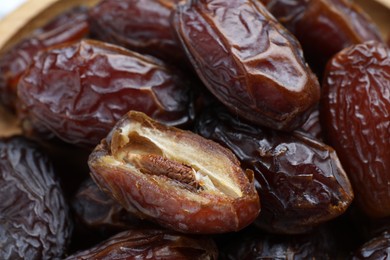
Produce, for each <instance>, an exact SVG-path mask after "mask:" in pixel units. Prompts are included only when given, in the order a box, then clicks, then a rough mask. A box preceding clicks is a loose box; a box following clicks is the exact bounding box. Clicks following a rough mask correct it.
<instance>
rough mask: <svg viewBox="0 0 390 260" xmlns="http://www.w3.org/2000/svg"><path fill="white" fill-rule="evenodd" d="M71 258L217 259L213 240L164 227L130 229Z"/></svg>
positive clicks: (216, 250)
mask: <svg viewBox="0 0 390 260" xmlns="http://www.w3.org/2000/svg"><path fill="white" fill-rule="evenodd" d="M66 259H67V260H71V259H79V260H81V259H210V260H216V259H218V249H217V247H216V246H215V243H214V241H213V240H212V239H210V238H206V237H195V236H190V235H185V234H180V233H177V232H174V231H169V230H163V229H135V228H133V229H130V230H128V231H124V232H121V233H119V234H117V235H115V236H113V237H111V238H110V239H108V240H106V241H104V242H102V243H100V244H99V245H97V246H95V247H93V248H91V249H88V250H85V251H81V252H77V253H76V254H74V255H71V256H69V257H68V258H66Z"/></svg>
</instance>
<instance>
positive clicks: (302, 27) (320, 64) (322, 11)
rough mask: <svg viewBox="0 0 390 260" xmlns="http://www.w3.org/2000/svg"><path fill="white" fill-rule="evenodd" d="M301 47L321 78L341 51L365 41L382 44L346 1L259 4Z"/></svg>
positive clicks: (299, 0)
mask: <svg viewBox="0 0 390 260" xmlns="http://www.w3.org/2000/svg"><path fill="white" fill-rule="evenodd" d="M260 1H261V2H262V3H263V4H264V5H265V6H266V7H267V9H268V10H269V11H270V12H271V13H272V14H273V15H274V16H275V17H276V18H277V19H278V20H279V21H280V22H281V23H282V24H283V25H284V26H286V28H287V29H288V30H289V31H290V32H292V33H293V34H294V35H295V36H296V37H297V39H298V40H299V42H300V43H301V44H302V48H303V51H304V53H305V57H306V58H307V60H308V62H309V63H310V65H311V66H312V67H313V68H314V69H315V70H317V72H319V73H321V74H322V72H323V71H322V70H323V69H324V68H325V65H326V63H327V61H328V60H329V59H330V58H331V57H332V56H333V55H334V54H336V53H337V52H339V51H341V50H342V49H344V48H346V47H348V46H350V45H353V44H358V43H363V42H365V41H369V40H376V41H383V39H382V37H381V35H380V33H379V29H378V28H377V27H376V25H375V24H374V22H373V21H372V20H371V18H370V17H369V16H368V15H367V14H366V13H365V12H364V11H363V10H362V9H361V8H360V7H359V6H357V4H355V3H353V1H348V0H260Z"/></svg>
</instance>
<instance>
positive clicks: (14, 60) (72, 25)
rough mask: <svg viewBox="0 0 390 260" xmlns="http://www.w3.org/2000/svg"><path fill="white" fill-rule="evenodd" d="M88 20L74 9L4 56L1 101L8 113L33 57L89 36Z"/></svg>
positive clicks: (0, 62)
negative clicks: (20, 81) (21, 79)
mask: <svg viewBox="0 0 390 260" xmlns="http://www.w3.org/2000/svg"><path fill="white" fill-rule="evenodd" d="M87 20H88V15H87V9H86V8H83V7H77V8H73V9H71V10H69V11H67V12H64V13H62V14H60V15H59V16H57V17H56V18H54V19H53V20H52V21H50V22H49V23H47V24H46V25H45V26H43V27H42V28H38V29H37V30H36V31H35V32H34V33H33V34H32V35H31V36H30V37H28V38H26V39H24V40H22V41H21V42H19V43H17V44H16V45H15V46H13V47H12V48H11V49H10V50H8V51H7V52H5V53H4V54H3V55H2V56H1V57H0V101H1V102H2V103H3V104H4V105H5V106H7V107H8V108H9V109H10V110H15V107H16V104H15V102H16V92H17V85H18V82H19V79H20V77H21V76H22V75H23V73H24V72H25V71H26V70H27V68H28V67H29V65H30V64H31V63H32V62H33V58H34V56H35V55H36V54H37V53H38V52H40V51H43V50H44V49H46V48H49V47H53V46H56V45H58V44H63V43H67V42H73V41H76V40H80V39H81V38H83V37H85V36H86V35H87V34H88V33H89V25H88V21H87Z"/></svg>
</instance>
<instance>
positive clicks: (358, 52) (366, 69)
mask: <svg viewBox="0 0 390 260" xmlns="http://www.w3.org/2000/svg"><path fill="white" fill-rule="evenodd" d="M389 60H390V49H389V48H388V47H387V46H385V45H384V44H380V43H377V42H373V41H372V42H367V43H365V44H359V45H356V46H352V47H350V48H347V49H345V50H343V51H342V52H339V53H338V54H337V55H335V56H334V57H333V58H332V60H331V61H330V62H329V63H328V66H327V69H326V73H325V76H324V84H323V88H324V92H323V93H324V95H323V97H322V100H321V107H322V109H321V122H322V127H323V129H326V130H325V131H324V132H325V133H326V139H327V140H328V142H329V143H330V144H331V145H332V147H334V148H335V149H336V151H337V154H338V156H339V158H340V161H341V163H342V164H343V167H344V168H345V170H346V172H347V174H348V175H349V177H350V179H351V182H352V185H353V187H354V191H355V194H356V200H357V203H358V204H359V205H360V207H361V208H362V210H363V211H364V212H365V213H366V214H368V215H369V216H376V217H385V216H390V187H389V181H390V149H389V147H390V63H389Z"/></svg>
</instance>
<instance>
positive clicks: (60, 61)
mask: <svg viewBox="0 0 390 260" xmlns="http://www.w3.org/2000/svg"><path fill="white" fill-rule="evenodd" d="M18 96H19V99H20V113H19V114H20V118H21V120H22V121H23V128H24V131H25V132H26V133H27V134H29V133H31V132H32V133H34V132H37V133H38V134H40V135H42V136H43V134H42V132H43V133H44V132H45V131H50V132H51V133H54V134H55V135H56V136H57V137H59V138H60V139H62V140H63V141H66V142H68V143H72V144H77V145H80V146H85V147H89V148H92V147H95V146H96V145H97V144H98V143H99V142H100V140H101V139H102V138H103V137H105V136H106V135H107V133H108V132H109V131H110V130H111V128H112V127H113V126H114V124H115V123H116V121H117V120H119V118H121V117H122V116H123V115H124V114H125V113H127V112H128V111H129V110H131V109H134V110H139V111H142V112H144V113H146V114H148V115H149V116H151V117H153V118H154V119H156V120H159V121H160V122H163V123H165V124H168V125H181V124H185V123H187V122H188V121H189V120H190V115H189V114H190V112H189V111H190V108H189V107H190V101H191V99H190V87H189V84H188V83H187V82H186V80H185V79H183V78H182V77H180V76H178V75H177V73H176V71H173V70H171V69H170V68H168V67H167V66H166V65H165V64H164V63H162V62H161V61H160V60H157V59H154V58H152V57H146V56H142V55H140V54H137V53H135V52H130V51H127V50H125V49H123V48H120V47H117V46H114V45H111V44H106V43H103V42H98V41H92V40H82V41H80V42H78V43H74V44H68V45H64V46H62V47H61V48H55V49H51V50H48V51H46V52H42V53H40V54H39V55H38V56H36V58H35V61H34V63H33V64H32V66H31V67H30V69H29V70H28V71H27V72H26V74H24V76H23V77H22V78H21V80H20V83H19V86H18Z"/></svg>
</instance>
